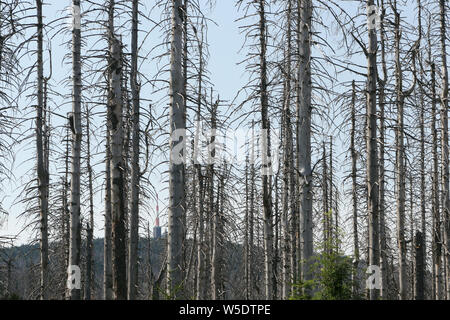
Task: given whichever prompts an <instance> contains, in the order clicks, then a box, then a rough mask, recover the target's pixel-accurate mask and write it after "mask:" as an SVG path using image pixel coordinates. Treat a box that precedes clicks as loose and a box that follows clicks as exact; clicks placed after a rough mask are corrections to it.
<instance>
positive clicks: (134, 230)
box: [128, 0, 140, 300]
mask: <svg viewBox="0 0 450 320" xmlns="http://www.w3.org/2000/svg"><path fill="white" fill-rule="evenodd" d="M138 5H139V1H138V0H133V9H132V27H131V28H132V29H131V76H130V82H131V96H132V104H133V120H132V130H133V140H132V146H133V155H132V157H133V159H132V164H131V209H130V243H129V249H128V254H129V257H128V300H134V299H136V293H137V285H138V283H137V280H138V245H139V190H140V185H139V179H140V167H139V142H140V141H139V140H140V132H139V113H140V110H139V84H138V80H137V73H138V65H137V64H138V52H137V51H138V50H137V43H138V11H139V9H138Z"/></svg>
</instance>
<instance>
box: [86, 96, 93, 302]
mask: <svg viewBox="0 0 450 320" xmlns="http://www.w3.org/2000/svg"><path fill="white" fill-rule="evenodd" d="M89 130H90V112H89V107H88V104H86V162H87V163H86V165H87V171H88V188H89V222H88V228H87V255H86V285H85V287H86V291H85V299H86V300H91V295H92V288H93V287H94V279H95V278H94V188H93V185H92V179H93V178H92V166H91V139H90V131H89Z"/></svg>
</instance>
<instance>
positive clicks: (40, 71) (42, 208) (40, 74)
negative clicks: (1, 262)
mask: <svg viewBox="0 0 450 320" xmlns="http://www.w3.org/2000/svg"><path fill="white" fill-rule="evenodd" d="M36 9H37V100H38V101H37V108H36V111H37V115H36V153H37V176H38V191H39V196H38V197H39V214H40V219H39V221H40V241H39V248H40V264H41V265H40V290H39V295H40V299H42V300H46V299H48V183H49V178H48V172H47V171H46V166H45V162H44V157H45V155H44V143H43V141H44V140H43V139H44V137H43V130H44V126H45V118H44V117H43V115H42V114H43V108H44V61H43V29H44V25H43V22H42V0H36Z"/></svg>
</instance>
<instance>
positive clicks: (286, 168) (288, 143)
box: [281, 0, 295, 299]
mask: <svg viewBox="0 0 450 320" xmlns="http://www.w3.org/2000/svg"><path fill="white" fill-rule="evenodd" d="M286 14H287V19H286V21H287V32H286V41H287V50H286V53H285V57H286V58H285V59H286V66H285V74H286V79H285V81H284V82H285V88H284V106H283V111H284V112H283V117H284V121H283V126H284V139H283V142H284V152H283V195H282V197H283V199H282V204H283V212H282V220H283V221H282V229H283V246H282V248H283V251H282V256H283V264H282V280H283V282H282V295H281V296H282V298H283V299H288V298H289V296H290V293H291V286H292V283H293V281H294V279H293V277H292V275H293V272H292V271H291V268H292V267H293V266H291V257H292V253H291V247H292V246H291V243H292V240H295V238H292V237H291V230H290V227H291V226H290V223H289V222H290V221H289V220H290V218H292V217H293V215H292V213H293V211H292V210H293V207H290V203H289V199H292V198H293V196H292V193H293V189H291V186H292V184H291V183H290V182H291V178H292V177H291V171H292V170H293V168H291V167H290V165H291V164H292V162H291V159H292V130H291V112H290V108H291V106H290V104H291V54H292V42H291V36H292V31H291V24H292V22H291V18H292V1H291V0H288V8H287V12H286ZM289 212H290V213H291V214H289Z"/></svg>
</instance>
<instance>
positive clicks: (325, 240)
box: [322, 140, 330, 253]
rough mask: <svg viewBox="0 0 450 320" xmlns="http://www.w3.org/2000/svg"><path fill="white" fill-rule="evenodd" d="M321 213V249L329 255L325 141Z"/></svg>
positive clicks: (323, 144)
mask: <svg viewBox="0 0 450 320" xmlns="http://www.w3.org/2000/svg"><path fill="white" fill-rule="evenodd" d="M322 207H323V208H322V211H323V248H324V252H326V253H329V249H330V234H329V230H330V224H329V221H328V215H329V211H330V208H329V207H328V163H327V153H326V148H325V140H324V141H323V142H322Z"/></svg>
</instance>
